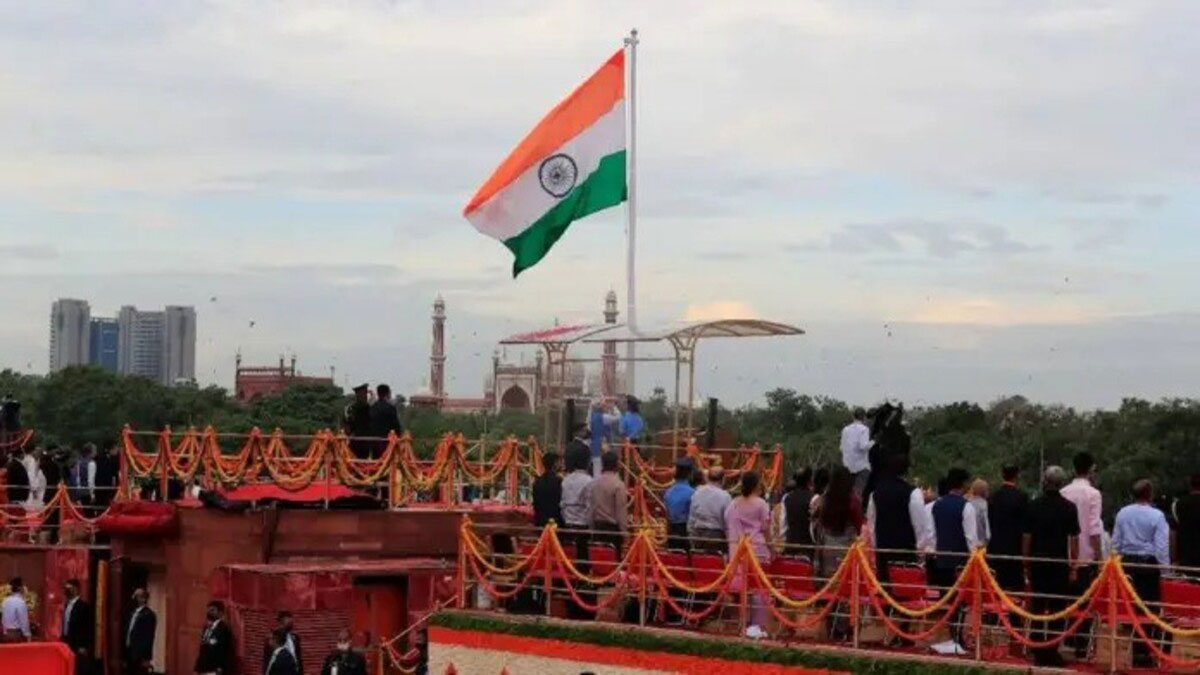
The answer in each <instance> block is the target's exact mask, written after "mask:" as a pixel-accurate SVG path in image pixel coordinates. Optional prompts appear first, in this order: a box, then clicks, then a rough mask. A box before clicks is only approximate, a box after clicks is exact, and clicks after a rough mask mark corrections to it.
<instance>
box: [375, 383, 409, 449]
mask: <svg viewBox="0 0 1200 675" xmlns="http://www.w3.org/2000/svg"><path fill="white" fill-rule="evenodd" d="M392 432H395V433H396V435H397V436H399V435H400V434H401V433H403V432H404V429H403V427H401V425H400V411H399V410H398V409H397V408H396V404H395V403H393V402H392V388H391V387H389V386H387V385H386V384H381V385H379V386H378V387H375V402H374V403H372V404H371V435H372V436H374V437H375V438H387V437H388V434H389V433H392ZM374 447H375V449H374V450H373V452H372V454H373V455H374V456H375V457H380V456H382V455H383V453H384V451H386V450H387V441H375V443H374Z"/></svg>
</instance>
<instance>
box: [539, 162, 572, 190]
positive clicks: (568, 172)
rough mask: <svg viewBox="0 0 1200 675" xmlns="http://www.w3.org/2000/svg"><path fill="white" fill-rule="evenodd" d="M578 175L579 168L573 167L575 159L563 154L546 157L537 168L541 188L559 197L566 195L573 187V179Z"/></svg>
mask: <svg viewBox="0 0 1200 675" xmlns="http://www.w3.org/2000/svg"><path fill="white" fill-rule="evenodd" d="M578 176H579V169H577V168H576V167H575V160H573V159H571V158H570V157H568V156H567V155H563V154H558V155H551V156H549V157H547V158H546V159H545V161H543V162H542V165H541V167H539V168H538V178H539V179H540V180H541V181H542V189H543V190H545V191H546V192H549V193H550V194H551V195H553V196H555V197H558V198H559V199H562V198H563V197H566V196H567V193H568V192H570V191H571V188H573V187H575V179H576V178H577V177H578Z"/></svg>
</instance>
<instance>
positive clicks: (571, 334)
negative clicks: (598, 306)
mask: <svg viewBox="0 0 1200 675" xmlns="http://www.w3.org/2000/svg"><path fill="white" fill-rule="evenodd" d="M624 327H625V324H620V323H589V324H576V325H571V326H554V327H552V328H544V329H542V330H535V331H530V332H528V333H518V334H516V335H511V336H509V337H506V338H504V339H503V340H501V341H500V344H502V345H544V344H573V343H575V342H579V341H580V340H583V339H584V338H587V337H591V336H594V335H597V334H599V333H605V332H609V331H613V330H616V329H619V328H624Z"/></svg>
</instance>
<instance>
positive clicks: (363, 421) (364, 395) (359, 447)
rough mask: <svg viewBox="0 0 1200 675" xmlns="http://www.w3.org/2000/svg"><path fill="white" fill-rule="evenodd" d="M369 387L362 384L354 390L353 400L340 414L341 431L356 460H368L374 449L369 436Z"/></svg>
mask: <svg viewBox="0 0 1200 675" xmlns="http://www.w3.org/2000/svg"><path fill="white" fill-rule="evenodd" d="M370 395H371V385H369V384H367V383H365V382H364V383H362V384H360V385H358V386H357V387H355V388H354V400H353V401H351V402H350V405H348V406H346V410H345V412H344V413H343V414H342V431H344V432H345V433H346V435H347V436H349V437H350V452H352V453H353V454H354V456H355V457H357V458H358V459H370V458H371V454H372V452H373V451H374V449H375V446H374V445H372V443H371V441H370V440H369V439H370V436H371V403H370V401H369V397H370Z"/></svg>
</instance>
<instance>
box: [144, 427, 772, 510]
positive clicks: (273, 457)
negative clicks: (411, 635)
mask: <svg viewBox="0 0 1200 675" xmlns="http://www.w3.org/2000/svg"><path fill="white" fill-rule="evenodd" d="M231 438H232V439H234V440H235V442H236V443H237V445H238V447H237V448H235V449H233V450H232V451H228V452H227V451H226V450H223V449H222V447H221V441H222V440H224V441H227V442H228V441H229V440H230V439H231ZM139 439H142V440H146V439H149V440H150V441H152V442H153V445H154V449H153V451H147V450H143V449H142V448H140V447H139ZM297 440H298V441H299V443H300V444H302V445H303V447H292V446H291V445H289V441H297ZM413 445H414V443H413V439H412V437H411V436H410V435H409V434H407V433H405V434H402V435H396V434H391V435H389V436H388V437H387V438H377V439H368V438H353V437H348V436H346V435H345V434H341V433H334V432H331V431H323V432H320V433H318V434H315V435H313V436H301V437H296V436H286V435H285V434H284V433H283V432H282V431H280V430H276V431H274V432H273V433H271V434H264V433H263V432H261V431H260V430H258V429H255V430H252V431H251V432H250V433H249V434H246V435H234V436H229V435H222V434H218V433H217V432H216V431H215V430H214V429H212V428H211V427H210V428H207V429H204V430H203V431H200V430H195V429H190V430H187V431H184V432H182V433H175V432H172V431H171V430H170V429H169V428H168V429H164V430H162V431H160V432H155V433H153V434H144V433H139V432H135V431H133V430H132V429H130V428H128V427H126V428H125V430H124V432H123V434H122V450H123V451H122V484H126V483H127V482H128V479H129V478H134V479H152V480H158V481H161V483H162V486H161V490H162V491H163V492H164V493H165V492H166V489H167V482H168V481H170V480H172V479H174V480H179V481H184V482H197V483H199V484H201V485H204V486H206V487H211V486H216V485H219V486H224V487H230V486H237V485H243V484H247V483H252V482H256V481H260V480H263V479H265V480H267V481H269V482H271V483H273V484H274V485H277V486H279V487H281V488H283V489H285V490H292V491H295V490H301V489H305V488H307V487H309V486H310V485H313V484H319V483H321V482H322V481H324V482H333V481H336V482H338V483H341V484H343V485H346V486H350V487H374V488H382V489H386V492H387V495H388V500H389V503H390V505H392V506H402V505H404V504H405V503H408V502H410V501H413V500H415V499H418V498H421V499H424V500H426V501H439V502H454V501H456V500H457V499H458V498H459V495H460V494H461V491H460V489H459V488H461V487H462V486H474V487H478V488H481V489H482V488H498V489H499V490H502V491H503V493H504V499H505V500H506V501H508V503H510V504H513V505H515V504H517V503H518V500H519V499H520V493H521V490H522V488H523V487H524V486H526V485H527V484H528V482H529V481H531V480H532V479H533V478H535V477H536V476H537V475H540V474H541V473H542V472H543V471H544V467H543V466H542V451H541V449H540V448H539V445H538V442H537V439H535V438H532V437H531V438H529V439H528V440H526V441H519V440H518V439H516V438H515V437H509V438H507V439H504V440H501V441H498V442H489V441H484V440H475V441H469V440H467V439H466V438H465V437H464V436H463V435H462V434H453V433H451V434H445V435H444V436H442V437H441V438H440V439H438V441H437V442H436V444H435V445H434V447H433V450H432V453H431V456H430V458H429V459H420V458H418V457H417V455H416V453H415V452H414V449H413ZM618 450H619V454H620V456H621V458H622V463H623V467H624V471H625V473H626V477H627V478H628V479H631V480H630V482H634V483H639V484H642V485H643V486H645V487H647V488H649V489H651V490H658V491H661V490H663V489H665V488H667V487H669V486H670V485H671V483H672V477H673V474H674V466H668V467H660V466H656V465H655V464H654V463H653V462H652V461H651V460H647V459H646V458H644V457H643V456H642V455H643V453H644V452H647V451H648V450H649V448H647V447H646V446H637V445H635V444H633V443H630V442H625V443H623V444H622V445H621V446H620V447H619V448H618ZM364 451H367V452H370V453H371V455H372V456H371V457H370V458H363V457H362V456H361V455H362V454H363V452H364ZM684 453H685V454H686V455H687V456H689V457H692V458H693V460H694V462H695V465H696V466H697V467H699V468H701V469H707V468H710V467H711V466H713V465H714V464H715V463H716V462H717V461H718V460H717V459H715V455H713V454H711V453H706V452H704V451H701V450H700V449H699V448H698V447H697V446H696V444H695V443H689V444H688V445H687V446H686V447H685V448H684ZM725 468H726V478H725V479H726V481H736V480H737V479H738V478H739V477H740V475H741V474H742V473H744V472H746V471H752V470H757V471H761V472H762V475H763V483H764V485H765V486H766V487H767V489H768V490H774V489H775V488H776V487H777V486H779V485H780V484H781V478H782V473H783V453H782V452H780V451H779V449H778V448H775V449H774V450H772V451H769V452H764V451H762V450H761V449H760V448H759V447H758V446H753V447H749V448H746V447H743V448H740V449H739V450H738V451H737V452H736V456H735V459H734V460H733V466H730V467H725ZM499 490H498V491H499ZM418 496H422V497H418Z"/></svg>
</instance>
